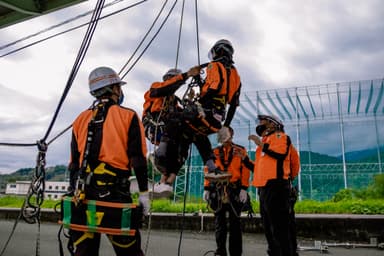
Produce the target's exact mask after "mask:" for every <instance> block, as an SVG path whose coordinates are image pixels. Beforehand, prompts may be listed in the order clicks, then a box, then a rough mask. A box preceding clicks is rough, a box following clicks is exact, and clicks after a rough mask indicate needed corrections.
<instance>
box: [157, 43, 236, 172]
mask: <svg viewBox="0 0 384 256" xmlns="http://www.w3.org/2000/svg"><path fill="white" fill-rule="evenodd" d="M233 53H234V49H233V46H232V44H231V42H230V41H228V40H226V39H221V40H219V41H217V42H216V43H215V44H214V45H213V46H212V48H211V50H210V51H209V58H210V60H211V62H210V63H208V64H207V67H206V70H205V71H206V77H205V81H204V82H202V83H201V84H199V87H200V88H199V89H200V94H199V95H198V97H197V98H196V99H193V100H187V99H183V100H185V101H184V109H183V124H184V126H183V129H182V133H183V135H182V141H181V142H180V145H181V148H182V149H181V155H182V157H181V158H182V159H186V157H187V155H188V149H189V146H190V144H192V143H194V144H195V146H196V148H197V149H198V151H199V154H200V156H201V158H202V159H203V162H204V164H205V165H206V166H207V167H208V171H209V173H208V174H207V175H216V174H219V172H218V168H216V165H215V164H214V159H215V158H214V155H213V153H212V145H211V143H210V141H209V139H208V135H210V134H213V133H216V132H218V131H219V130H220V129H221V127H222V126H226V127H228V126H229V125H230V124H231V122H232V119H233V117H234V115H235V112H236V109H237V107H238V106H239V96H240V89H241V81H240V76H239V74H238V72H237V69H236V68H235V66H234V65H233V64H234V62H233ZM196 68H202V67H201V66H197V67H196ZM198 78H199V80H200V76H198ZM228 105H229V108H228V111H226V107H227V106H228ZM172 136H175V134H169V137H167V136H163V137H162V138H163V139H162V142H161V143H160V146H159V147H161V144H162V143H163V140H164V142H165V143H166V141H168V140H173V139H174V138H172ZM159 153H162V154H158V155H157V157H159V158H163V159H164V157H165V155H166V153H165V152H159Z"/></svg>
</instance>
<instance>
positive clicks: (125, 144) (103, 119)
mask: <svg viewBox="0 0 384 256" xmlns="http://www.w3.org/2000/svg"><path fill="white" fill-rule="evenodd" d="M124 84H126V83H125V82H123V81H122V80H121V79H120V77H119V76H118V74H117V73H116V72H115V71H114V70H113V69H111V68H109V67H98V68H96V69H94V70H93V71H92V72H91V73H90V75H89V89H90V93H91V94H92V95H93V96H94V97H95V98H96V100H95V102H94V104H93V106H92V107H91V108H89V109H87V110H85V111H83V112H82V113H81V114H80V115H79V116H78V117H77V118H76V119H75V121H74V122H73V131H72V142H71V160H70V164H69V167H68V169H69V171H70V185H71V187H72V188H74V193H75V196H74V197H75V198H77V199H78V200H82V199H88V200H99V201H106V202H118V203H132V198H131V193H130V182H129V177H130V175H131V171H132V170H134V172H135V175H136V178H137V181H138V186H139V190H140V195H139V203H140V205H141V206H142V208H143V213H144V215H147V214H148V211H149V198H148V174H147V172H148V171H147V161H146V151H147V148H146V142H145V136H144V127H143V125H142V123H141V121H140V119H139V117H138V115H137V114H136V112H135V111H133V110H132V109H129V108H125V107H122V106H121V105H120V104H121V103H122V101H123V99H124V94H123V91H122V89H121V86H122V85H124ZM80 203H81V201H80ZM108 238H109V240H110V242H111V244H112V246H113V248H114V251H115V253H116V255H121V256H122V255H137V256H142V255H144V254H143V252H142V250H141V237H140V232H139V231H138V230H137V231H136V232H135V235H134V236H124V235H108ZM70 239H71V240H72V241H73V244H74V246H75V251H74V254H75V255H76V256H82V255H84V256H86V255H98V254H99V252H98V250H99V245H100V233H96V232H83V231H76V230H73V229H71V230H70Z"/></svg>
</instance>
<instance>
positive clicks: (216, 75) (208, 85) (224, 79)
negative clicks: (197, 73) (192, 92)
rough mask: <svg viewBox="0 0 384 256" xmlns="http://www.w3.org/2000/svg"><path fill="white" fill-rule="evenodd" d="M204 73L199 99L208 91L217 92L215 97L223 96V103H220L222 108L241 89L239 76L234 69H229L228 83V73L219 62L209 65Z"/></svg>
mask: <svg viewBox="0 0 384 256" xmlns="http://www.w3.org/2000/svg"><path fill="white" fill-rule="evenodd" d="M206 72H207V77H206V79H205V83H204V84H203V86H202V87H201V90H200V97H204V95H205V94H206V93H207V92H208V90H217V93H216V95H217V96H225V98H224V102H222V103H223V105H224V106H225V105H226V104H227V103H228V102H231V101H232V100H233V97H234V96H235V94H236V93H237V92H238V91H239V90H240V87H241V82H240V76H239V74H238V73H237V70H236V68H234V67H231V69H230V74H229V83H228V74H227V72H228V71H227V70H226V68H225V67H224V65H223V64H222V63H220V62H211V63H209V64H208V66H207V71H206Z"/></svg>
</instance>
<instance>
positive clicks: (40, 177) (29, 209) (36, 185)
mask: <svg viewBox="0 0 384 256" xmlns="http://www.w3.org/2000/svg"><path fill="white" fill-rule="evenodd" d="M104 2H105V1H104V0H98V2H97V4H96V7H95V10H94V13H93V15H92V18H91V22H90V25H89V27H88V29H87V32H86V34H85V37H84V39H83V42H82V44H81V47H80V50H79V53H78V56H77V58H76V61H75V65H74V66H73V69H72V72H71V74H70V76H69V79H68V82H67V86H66V88H65V90H64V93H63V96H62V98H61V100H60V103H59V105H58V107H57V109H56V111H55V114H54V117H53V119H52V121H51V123H50V125H49V128H48V130H47V132H46V134H45V136H44V138H43V139H42V140H40V141H38V142H37V146H38V148H39V154H38V157H37V160H36V168H35V175H34V177H33V180H32V181H31V183H30V187H29V190H28V194H27V197H26V199H25V200H24V202H23V206H22V210H21V212H20V214H19V216H18V218H17V219H16V220H15V223H14V225H13V229H12V231H11V233H10V236H9V237H8V239H7V242H6V243H5V245H4V247H3V249H2V251H1V255H3V253H4V252H5V250H6V248H7V246H8V244H9V242H10V240H11V238H12V236H13V234H14V231H15V229H16V226H17V223H18V221H19V219H20V218H21V216H23V217H24V219H25V220H26V221H27V222H28V221H31V222H29V223H32V221H33V220H34V221H36V222H37V224H38V234H37V238H36V251H35V254H36V256H38V255H39V254H40V206H41V204H42V203H43V201H44V198H43V197H44V189H45V170H44V166H45V153H46V150H47V144H46V143H45V141H46V139H47V137H48V136H49V133H50V131H51V129H52V127H53V124H54V123H55V120H56V118H57V115H58V112H59V110H60V108H61V105H62V103H63V101H64V99H65V96H66V95H67V93H68V91H69V89H70V87H71V85H72V82H73V80H74V78H75V76H76V74H77V71H78V69H79V67H80V65H81V63H82V60H83V59H84V56H85V53H86V52H87V49H88V47H89V44H90V41H91V39H92V36H93V33H94V31H95V28H96V25H97V21H98V19H99V17H100V14H101V11H102V10H103V6H104ZM33 194H35V195H34V197H33ZM32 198H34V200H35V204H33V203H31V199H32Z"/></svg>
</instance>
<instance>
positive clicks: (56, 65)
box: [0, 0, 384, 172]
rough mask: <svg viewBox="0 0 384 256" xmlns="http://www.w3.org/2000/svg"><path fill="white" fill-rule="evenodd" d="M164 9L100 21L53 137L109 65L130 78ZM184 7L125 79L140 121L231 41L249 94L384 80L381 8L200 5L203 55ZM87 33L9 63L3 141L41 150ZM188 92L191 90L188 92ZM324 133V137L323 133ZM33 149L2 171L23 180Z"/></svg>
mask: <svg viewBox="0 0 384 256" xmlns="http://www.w3.org/2000/svg"><path fill="white" fill-rule="evenodd" d="M107 2H108V3H110V2H111V1H107ZM163 3H164V2H163V1H147V2H145V3H144V4H141V5H138V6H137V7H133V8H131V9H128V10H126V11H124V12H121V13H119V14H116V15H113V16H110V17H109V18H107V19H104V20H101V21H99V24H98V26H97V28H96V31H95V34H94V36H93V38H92V41H91V44H90V46H89V49H88V52H87V54H86V56H85V58H84V61H83V63H82V65H81V66H80V69H79V71H78V74H77V76H76V79H75V81H74V82H73V84H72V87H71V90H70V91H69V94H68V96H67V98H66V100H65V101H64V104H63V106H62V109H61V110H60V112H59V115H58V118H57V121H56V123H55V126H54V128H53V130H52V134H51V136H54V134H56V133H58V132H60V131H61V130H63V129H64V128H65V127H67V126H68V125H69V124H70V123H71V122H72V121H73V120H74V118H75V117H76V115H77V114H78V113H79V112H80V111H82V110H84V109H86V108H87V107H88V106H89V105H90V104H91V103H92V100H93V98H92V96H90V95H89V93H88V85H87V79H88V74H89V73H90V71H91V70H93V69H94V68H96V67H97V66H101V65H103V66H110V67H112V68H114V69H115V70H116V71H120V69H121V68H122V67H123V66H124V64H126V62H127V61H128V59H129V58H130V57H131V56H132V54H133V52H134V50H135V49H136V47H137V46H138V44H139V43H140V41H141V40H142V38H143V37H144V35H145V33H146V32H147V30H148V29H149V27H150V26H151V24H152V22H153V20H154V18H155V17H156V15H157V14H158V12H159V11H160V8H161V6H162V4H163ZM130 4H132V3H131V2H130V3H128V1H121V2H119V3H117V4H115V5H113V6H111V7H108V8H105V9H104V10H103V13H102V15H106V14H108V13H111V12H113V11H116V10H119V9H121V8H124V7H126V6H128V5H130ZM172 4H173V1H169V2H168V3H167V5H166V7H165V9H164V13H163V14H162V15H161V17H160V21H162V20H163V19H164V18H165V15H166V14H167V11H168V10H169V9H170V7H171V5H172ZM181 6H182V5H181V3H180V2H179V3H178V4H177V5H176V7H175V10H174V12H173V13H172V15H170V17H169V20H168V21H167V22H166V24H165V25H164V27H163V28H162V30H161V31H160V33H159V34H158V35H157V37H156V38H155V39H154V40H153V42H152V44H151V45H150V46H149V48H148V49H147V50H146V52H145V53H144V55H143V56H142V57H141V58H140V59H138V61H137V63H136V64H135V66H134V67H133V68H132V69H131V71H130V72H129V73H128V74H127V75H126V76H125V78H124V80H125V81H126V82H127V85H126V86H124V88H123V90H124V93H125V102H124V106H127V107H130V108H132V109H134V110H136V111H137V112H138V114H139V115H141V109H142V104H143V94H144V92H145V91H146V90H147V89H148V88H149V86H150V85H151V83H152V82H154V81H158V80H160V79H161V77H162V75H163V74H164V73H165V72H166V71H167V70H168V69H169V68H170V67H174V66H175V65H176V63H177V66H178V67H179V68H181V69H182V70H184V71H187V70H188V69H189V68H190V67H192V66H194V65H196V64H197V63H198V62H200V63H204V62H207V61H208V58H207V53H208V51H209V49H210V48H211V46H212V45H213V44H214V42H215V41H217V40H218V39H221V38H227V39H229V40H231V41H232V43H233V45H234V48H235V55H234V58H235V59H234V61H235V65H236V67H237V68H238V70H239V73H240V75H241V79H242V86H243V87H242V91H243V92H254V91H256V90H265V89H277V88H284V87H285V88H287V87H298V86H304V85H305V86H306V85H316V84H326V83H336V82H340V81H354V80H364V79H374V78H382V77H383V69H382V67H383V66H384V63H383V62H384V50H383V49H382V45H384V24H383V22H382V17H383V14H384V10H383V8H381V7H382V2H381V1H380V0H366V1H363V2H362V1H358V0H352V1H349V0H341V1H332V0H325V1H311V2H308V1H305V0H293V1H289V2H284V1H277V0H271V1H254V0H242V1H232V0H211V1H200V2H199V3H198V21H199V23H198V24H199V34H198V36H199V52H198V51H197V50H198V48H197V43H196V38H197V31H196V26H195V25H196V20H195V10H194V3H192V2H188V1H187V2H186V3H185V10H184V20H183V26H182V34H181V37H180V48H179V51H178V48H177V47H178V32H179V26H180V15H181ZM93 8H94V3H93V2H92V1H86V2H84V3H81V4H78V5H75V6H72V7H69V8H65V9H62V10H60V11H57V12H53V13H51V14H48V15H43V16H41V17H38V18H34V19H31V20H28V21H27V22H22V23H19V24H15V25H13V26H10V27H7V28H3V29H1V30H0V47H1V45H4V44H7V43H10V42H13V41H14V40H17V39H20V38H21V37H24V36H27V35H29V34H31V33H34V32H37V31H40V30H42V29H45V28H47V27H49V26H52V25H54V24H58V23H59V22H62V21H64V20H66V19H68V18H70V17H74V16H76V15H79V14H82V13H84V12H86V11H89V10H92V9H93ZM89 19H90V16H86V17H83V18H81V19H78V20H75V21H72V22H70V23H69V24H66V25H63V26H61V27H59V28H56V29H53V30H52V31H49V32H46V33H44V34H41V35H39V36H37V37H35V38H31V39H28V40H25V41H24V42H22V43H20V44H17V45H14V46H12V47H10V48H7V49H3V50H0V55H1V54H4V53H6V52H8V51H10V50H12V49H16V48H17V47H21V46H23V45H26V44H28V43H31V42H33V41H35V40H40V39H43V38H45V37H46V36H49V35H53V34H54V33H58V32H61V31H64V30H66V29H70V28H72V27H74V26H77V25H79V24H82V23H85V22H88V21H89ZM158 28H159V24H157V25H156V26H155V27H154V29H153V31H152V32H151V33H150V34H149V35H148V38H147V39H146V40H145V41H144V44H143V45H142V47H140V49H139V51H138V53H137V55H136V56H135V57H134V58H133V59H132V61H131V62H130V63H129V64H128V66H127V67H126V68H125V69H124V70H123V74H124V73H125V72H126V71H127V70H128V68H131V67H132V65H133V64H134V63H133V62H134V61H136V59H137V58H138V57H139V56H138V54H140V53H141V52H142V51H143V50H144V47H145V46H146V45H147V44H148V43H149V40H150V39H151V38H152V37H153V36H154V33H155V32H156V31H157V29H158ZM85 31H86V27H82V28H80V29H77V30H74V31H71V32H68V33H65V34H63V35H60V36H57V37H54V38H52V39H50V40H47V41H44V42H43V43H40V44H36V45H34V46H32V47H29V48H26V49H24V50H21V51H19V52H17V53H14V54H11V55H8V56H6V57H3V58H1V59H0V73H1V76H0V93H1V95H2V102H0V127H1V134H0V139H1V140H2V141H18V142H32V143H33V142H34V141H36V140H37V139H40V138H41V137H42V136H43V135H44V133H45V132H46V129H47V128H48V125H49V123H50V121H51V120H52V117H53V112H54V110H55V109H56V107H57V104H58V102H59V100H60V98H61V96H62V93H63V90H64V88H65V86H66V83H67V80H68V77H69V74H70V72H71V70H72V68H73V65H74V63H75V59H76V56H77V54H78V51H79V48H80V44H81V42H82V40H83V37H84V35H85ZM198 53H199V55H198ZM185 88H186V87H182V88H181V89H180V93H183V90H185ZM244 129H245V128H244ZM318 130H319V131H321V128H319V129H318ZM331 134H333V133H329V136H331ZM332 136H333V135H332ZM335 136H337V133H335ZM348 136H350V135H349V134H348ZM351 136H352V135H351ZM359 136H361V135H360V134H359ZM330 138H331V137H330ZM335 138H336V137H335ZM69 139H70V138H69V134H68V133H67V134H66V135H64V136H63V137H60V139H58V140H57V143H56V141H55V143H52V145H51V146H50V152H49V154H48V155H47V158H49V163H52V164H55V163H66V162H67V161H68V151H69V144H68V143H69V142H68V141H69ZM332 139H333V137H332ZM242 141H243V142H244V143H245V144H247V143H248V142H247V141H246V140H242ZM319 143H320V142H319ZM25 150H26V151H28V152H29V153H27V152H26V153H23V152H24V149H23V150H20V149H17V151H16V152H17V154H20V157H18V158H17V160H14V159H15V155H16V153H12V152H15V151H12V150H11V149H8V148H7V149H5V148H2V147H0V152H1V153H2V156H1V157H2V158H1V164H0V172H1V171H3V172H9V171H14V170H15V168H18V167H24V166H23V165H30V164H31V162H32V163H33V160H34V158H35V156H34V153H35V152H34V150H35V149H25ZM31 159H32V161H31ZM12 166H13V167H12Z"/></svg>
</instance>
